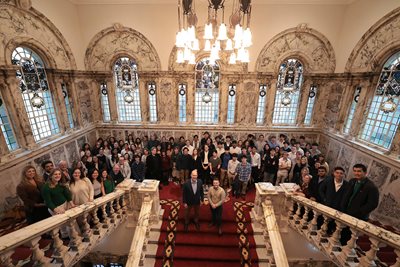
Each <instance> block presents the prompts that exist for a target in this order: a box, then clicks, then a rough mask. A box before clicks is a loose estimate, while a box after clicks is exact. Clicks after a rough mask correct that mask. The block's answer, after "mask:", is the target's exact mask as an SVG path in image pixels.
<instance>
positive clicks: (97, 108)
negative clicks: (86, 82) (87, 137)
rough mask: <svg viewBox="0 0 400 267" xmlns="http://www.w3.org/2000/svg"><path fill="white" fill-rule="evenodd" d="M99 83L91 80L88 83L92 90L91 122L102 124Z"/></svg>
mask: <svg viewBox="0 0 400 267" xmlns="http://www.w3.org/2000/svg"><path fill="white" fill-rule="evenodd" d="M100 85H101V81H98V80H96V79H92V80H91V82H90V88H91V90H92V96H93V97H92V105H93V120H94V122H95V123H97V122H100V123H101V122H103V109H102V105H101V97H102V96H101V89H100Z"/></svg>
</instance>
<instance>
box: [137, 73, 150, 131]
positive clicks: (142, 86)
mask: <svg viewBox="0 0 400 267" xmlns="http://www.w3.org/2000/svg"><path fill="white" fill-rule="evenodd" d="M139 94H140V111H141V115H142V123H143V124H148V123H149V121H150V113H149V93H148V91H147V80H144V79H140V80H139Z"/></svg>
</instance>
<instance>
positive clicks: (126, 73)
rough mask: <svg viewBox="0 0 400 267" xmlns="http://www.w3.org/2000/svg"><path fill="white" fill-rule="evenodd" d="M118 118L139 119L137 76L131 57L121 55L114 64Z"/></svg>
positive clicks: (124, 120) (134, 63)
mask: <svg viewBox="0 0 400 267" xmlns="http://www.w3.org/2000/svg"><path fill="white" fill-rule="evenodd" d="M114 80H115V87H116V97H117V110H118V120H119V121H123V122H127V121H141V120H142V116H141V110H140V95H139V77H138V74H137V65H136V62H135V61H134V60H133V59H130V58H127V57H122V58H119V59H118V60H117V61H116V62H115V64H114Z"/></svg>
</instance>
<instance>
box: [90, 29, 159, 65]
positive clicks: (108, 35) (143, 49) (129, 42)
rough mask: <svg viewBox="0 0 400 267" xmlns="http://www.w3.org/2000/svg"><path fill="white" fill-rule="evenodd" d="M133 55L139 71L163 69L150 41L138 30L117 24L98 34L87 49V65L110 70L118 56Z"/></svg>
mask: <svg viewBox="0 0 400 267" xmlns="http://www.w3.org/2000/svg"><path fill="white" fill-rule="evenodd" d="M121 55H125V56H131V57H133V58H134V59H135V60H136V62H137V64H138V70H139V71H158V70H161V63H160V58H159V57H158V54H157V51H156V50H155V48H154V46H153V45H152V44H151V43H150V41H149V40H148V39H147V38H146V37H145V36H144V35H142V34H141V33H139V32H138V31H135V30H133V29H131V28H128V27H124V26H122V25H120V24H115V25H114V26H113V27H109V28H106V29H104V30H102V31H101V32H99V33H98V34H96V36H94V37H93V39H92V41H91V42H90V44H89V46H88V48H87V49H86V55H85V67H86V69H87V70H93V71H110V69H111V66H112V64H113V61H114V60H116V57H117V56H121Z"/></svg>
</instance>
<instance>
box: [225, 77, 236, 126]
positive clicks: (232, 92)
mask: <svg viewBox="0 0 400 267" xmlns="http://www.w3.org/2000/svg"><path fill="white" fill-rule="evenodd" d="M235 104H236V84H231V85H229V89H228V113H227V119H226V122H227V123H229V124H232V123H234V122H235Z"/></svg>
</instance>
